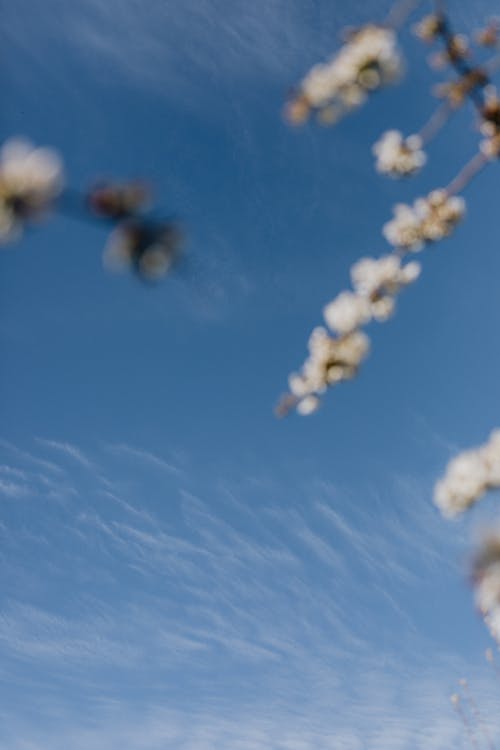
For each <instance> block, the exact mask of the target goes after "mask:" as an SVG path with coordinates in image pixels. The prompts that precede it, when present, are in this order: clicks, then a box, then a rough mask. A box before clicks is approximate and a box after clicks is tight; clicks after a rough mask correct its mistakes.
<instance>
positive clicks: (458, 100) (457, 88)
mask: <svg viewBox="0 0 500 750" xmlns="http://www.w3.org/2000/svg"><path fill="white" fill-rule="evenodd" d="M487 83H488V75H487V73H486V72H485V71H484V70H483V69H482V68H471V70H468V71H467V72H465V73H463V74H462V75H461V76H460V78H458V79H457V80H456V81H446V82H445V83H440V84H439V85H438V86H436V87H435V88H434V93H435V95H436V96H437V97H438V98H439V99H446V100H447V102H448V104H449V105H450V106H451V107H454V108H456V107H460V106H461V105H462V104H463V103H464V102H465V100H466V99H467V97H468V96H469V95H470V94H472V92H473V91H475V90H476V89H481V88H483V87H484V86H485V85H486V84H487Z"/></svg>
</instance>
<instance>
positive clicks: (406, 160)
mask: <svg viewBox="0 0 500 750" xmlns="http://www.w3.org/2000/svg"><path fill="white" fill-rule="evenodd" d="M422 146H423V143H422V138H421V137H420V136H419V135H410V136H408V137H407V138H404V137H403V134H402V133H400V131H399V130H387V131H386V132H385V133H383V135H382V136H381V138H380V139H379V140H378V141H377V143H375V145H374V146H373V153H374V154H375V156H376V158H377V161H376V168H377V171H378V172H380V173H381V174H387V175H389V176H390V177H407V176H409V175H412V174H415V173H416V172H418V171H419V170H420V169H421V168H422V167H423V165H424V164H425V162H426V161H427V157H426V155H425V152H424V151H423V148H422Z"/></svg>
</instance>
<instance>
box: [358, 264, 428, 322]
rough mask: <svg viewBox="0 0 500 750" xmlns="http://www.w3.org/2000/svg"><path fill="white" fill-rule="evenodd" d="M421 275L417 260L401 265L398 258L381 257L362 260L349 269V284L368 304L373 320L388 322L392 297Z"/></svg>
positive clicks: (392, 306) (393, 301)
mask: <svg viewBox="0 0 500 750" xmlns="http://www.w3.org/2000/svg"><path fill="white" fill-rule="evenodd" d="M419 275H420V264H419V263H417V262H416V261H413V262H411V263H407V264H406V265H405V266H403V265H402V263H401V258H399V257H398V256H397V255H394V254H390V255H383V256H382V257H381V258H361V260H359V261H358V262H357V263H355V264H354V265H353V267H352V268H351V280H352V285H353V287H354V289H355V290H356V292H357V293H358V294H360V295H364V296H365V297H367V298H368V300H369V302H370V313H371V316H372V317H373V318H375V320H379V321H383V320H387V318H389V317H390V316H391V315H392V313H393V312H394V307H395V296H396V295H397V294H398V293H399V292H400V291H401V289H403V288H404V287H405V286H408V284H411V283H413V282H414V281H416V280H417V279H418V277H419Z"/></svg>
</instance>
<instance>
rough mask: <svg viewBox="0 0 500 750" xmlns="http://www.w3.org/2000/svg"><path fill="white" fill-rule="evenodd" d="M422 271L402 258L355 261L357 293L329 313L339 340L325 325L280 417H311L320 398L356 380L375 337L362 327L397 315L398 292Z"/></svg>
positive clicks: (316, 333)
mask: <svg viewBox="0 0 500 750" xmlns="http://www.w3.org/2000/svg"><path fill="white" fill-rule="evenodd" d="M419 273H420V264H419V263H416V262H412V263H407V264H406V265H405V266H403V265H402V261H401V258H399V257H398V256H396V255H385V256H382V257H381V258H362V259H361V260H360V261H358V262H357V263H355V264H354V266H353V267H352V269H351V279H352V283H353V287H354V289H355V291H354V292H351V291H344V292H341V293H340V294H339V295H338V296H337V297H336V298H335V299H334V300H332V302H330V303H329V304H328V305H326V306H325V308H324V310H323V315H324V318H325V321H326V323H327V325H328V327H329V328H330V329H331V330H332V331H333V332H334V333H335V334H336V336H335V337H331V336H330V335H329V334H328V332H327V331H326V329H325V328H322V327H319V328H315V329H314V331H313V332H312V334H311V337H310V339H309V357H308V358H307V360H306V361H305V363H304V365H303V367H302V370H301V372H300V373H293V374H292V375H290V377H289V381H288V384H289V388H290V393H289V394H287V395H286V396H285V397H284V398H283V399H282V401H281V402H280V404H279V406H278V408H277V412H278V414H280V415H283V414H287V413H288V412H289V411H290V410H291V409H292V408H296V409H297V412H298V413H299V414H303V415H307V414H311V413H312V412H314V411H316V410H317V408H318V407H319V399H318V394H322V393H323V392H324V391H325V390H326V389H327V388H328V387H329V386H332V385H335V384H336V383H339V382H341V381H342V380H350V379H351V378H353V377H354V376H355V375H356V373H357V372H358V369H359V366H360V364H361V362H362V361H363V359H364V358H365V357H366V355H367V353H368V350H369V339H368V337H367V336H366V335H365V334H364V333H362V332H361V331H360V330H359V328H360V327H361V326H363V325H364V324H365V323H368V322H369V321H370V320H372V319H373V318H374V319H375V320H379V321H382V320H387V318H388V317H390V315H391V314H392V313H393V311H394V307H395V296H396V294H397V293H398V292H399V291H400V290H401V289H402V288H403V287H405V286H407V285H408V284H410V283H412V282H413V281H415V280H416V279H417V278H418V276H419ZM311 396H314V398H311Z"/></svg>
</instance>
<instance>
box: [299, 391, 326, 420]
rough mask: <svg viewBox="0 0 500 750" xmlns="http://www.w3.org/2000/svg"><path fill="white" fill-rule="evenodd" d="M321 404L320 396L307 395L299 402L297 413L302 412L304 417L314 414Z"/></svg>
mask: <svg viewBox="0 0 500 750" xmlns="http://www.w3.org/2000/svg"><path fill="white" fill-rule="evenodd" d="M320 404H321V402H320V400H319V398H318V396H313V395H309V396H306V397H305V398H303V399H301V400H300V401H299V402H298V404H297V414H300V415H301V416H303V417H306V416H308V415H309V414H314V412H315V411H318V409H319V407H320Z"/></svg>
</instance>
